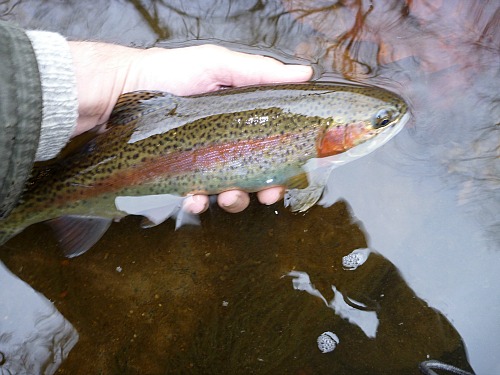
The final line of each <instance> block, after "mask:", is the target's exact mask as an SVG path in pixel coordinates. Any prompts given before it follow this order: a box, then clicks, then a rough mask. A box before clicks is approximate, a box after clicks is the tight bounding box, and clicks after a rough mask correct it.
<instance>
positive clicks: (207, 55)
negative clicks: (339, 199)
mask: <svg viewBox="0 0 500 375" xmlns="http://www.w3.org/2000/svg"><path fill="white" fill-rule="evenodd" d="M69 44H70V48H71V52H72V55H73V60H74V65H75V70H76V77H77V90H78V101H79V118H78V124H77V128H76V130H75V134H74V135H77V134H80V133H83V132H84V131H86V130H89V129H91V128H93V127H95V126H96V125H98V124H102V123H104V122H106V121H107V120H108V118H109V115H110V114H111V111H112V110H113V107H114V105H115V103H116V100H117V99H118V97H119V96H120V95H121V94H123V93H125V92H130V91H135V90H161V91H167V92H170V93H172V94H175V95H193V94H200V93H204V92H209V91H215V90H218V89H220V88H221V87H231V86H246V85H254V84H263V83H274V82H302V81H307V80H309V79H310V78H311V76H312V69H311V68H310V67H309V66H302V65H285V64H283V63H281V62H279V61H277V60H275V59H272V58H269V57H264V56H259V55H251V54H245V53H240V52H234V51H231V50H228V49H227V48H224V47H220V46H215V45H201V46H193V47H186V48H176V49H164V48H150V49H145V50H141V49H135V48H129V47H124V46H118V45H110V44H105V43H92V42H70V43H69ZM282 196H283V188H282V187H271V188H267V189H264V190H262V191H259V192H258V193H257V197H258V199H259V201H260V202H261V203H263V204H272V203H275V202H276V201H278V200H279V199H281V198H282ZM217 201H218V204H219V205H220V206H221V207H222V208H223V209H224V210H226V211H228V212H233V213H235V212H240V211H242V210H244V209H245V208H246V207H247V206H248V204H249V202H250V198H249V196H248V194H247V193H246V192H244V191H240V190H231V191H226V192H223V193H221V194H219V196H218V197H217ZM208 204H209V201H208V197H207V196H205V195H193V196H191V197H189V198H188V199H186V202H185V206H184V207H185V209H187V210H188V211H190V212H193V213H201V212H203V211H205V210H206V209H207V208H208Z"/></svg>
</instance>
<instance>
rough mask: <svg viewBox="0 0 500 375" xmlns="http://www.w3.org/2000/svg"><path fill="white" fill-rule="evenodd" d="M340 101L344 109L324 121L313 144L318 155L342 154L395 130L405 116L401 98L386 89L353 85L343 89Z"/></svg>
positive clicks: (404, 107) (405, 111)
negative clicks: (322, 128)
mask: <svg viewBox="0 0 500 375" xmlns="http://www.w3.org/2000/svg"><path fill="white" fill-rule="evenodd" d="M344 100H345V101H346V109H345V110H343V111H342V113H340V114H338V113H336V114H334V115H333V116H332V117H330V118H328V119H327V120H326V121H325V123H324V132H323V133H322V134H321V137H320V138H319V140H318V144H317V151H318V157H327V156H332V155H336V154H340V153H343V152H345V151H347V150H350V149H352V148H354V147H356V146H358V145H360V144H363V143H365V142H367V141H370V140H372V139H375V138H376V137H377V136H378V135H379V134H381V133H384V132H388V131H389V129H392V128H398V129H397V131H399V130H400V129H401V127H402V126H403V125H404V123H406V121H407V119H408V113H407V112H408V106H407V104H406V103H405V101H404V100H403V99H402V98H400V97H399V96H398V95H396V94H393V93H391V92H389V91H386V90H382V89H378V88H369V87H367V88H357V89H353V90H352V91H346V92H345V98H344ZM393 133H394V132H393ZM394 134H395V133H394ZM384 143H385V142H384Z"/></svg>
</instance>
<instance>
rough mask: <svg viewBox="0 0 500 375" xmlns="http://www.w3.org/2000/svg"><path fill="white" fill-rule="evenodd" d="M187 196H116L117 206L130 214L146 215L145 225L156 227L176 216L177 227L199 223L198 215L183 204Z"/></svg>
mask: <svg viewBox="0 0 500 375" xmlns="http://www.w3.org/2000/svg"><path fill="white" fill-rule="evenodd" d="M184 199H186V197H180V196H178V195H173V194H154V195H142V196H123V197H116V198H115V205H116V208H117V209H118V210H120V211H123V212H126V213H127V214H129V215H142V216H145V217H146V219H147V220H146V221H143V227H147V228H150V227H154V226H155V225H158V224H160V223H163V222H164V221H165V220H167V219H168V218H169V217H174V218H175V219H176V221H175V229H177V228H179V227H181V226H183V225H185V224H199V218H198V216H197V215H194V214H191V213H189V212H186V211H185V210H184V209H183V208H182V204H183V202H184Z"/></svg>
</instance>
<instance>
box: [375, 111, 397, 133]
mask: <svg viewBox="0 0 500 375" xmlns="http://www.w3.org/2000/svg"><path fill="white" fill-rule="evenodd" d="M396 115H397V111H396V110H395V109H392V108H383V109H380V110H379V111H378V112H377V113H376V114H375V116H374V117H373V119H372V125H373V128H374V129H380V128H383V127H384V126H387V125H389V124H390V123H391V122H392V121H393V120H394V119H395V118H396Z"/></svg>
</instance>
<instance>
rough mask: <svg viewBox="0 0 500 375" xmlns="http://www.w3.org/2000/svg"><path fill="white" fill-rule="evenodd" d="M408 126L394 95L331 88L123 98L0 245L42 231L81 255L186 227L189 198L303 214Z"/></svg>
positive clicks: (31, 190) (6, 228)
mask: <svg viewBox="0 0 500 375" xmlns="http://www.w3.org/2000/svg"><path fill="white" fill-rule="evenodd" d="M407 118H408V114H407V106H406V104H405V102H404V101H403V100H402V99H401V98H400V97H399V96H397V95H395V94H393V93H391V92H388V91H385V90H382V89H379V88H373V87H364V86H356V85H343V84H333V83H306V84H285V85H283V84H281V85H267V86H250V87H243V88H234V89H227V90H220V91H217V92H213V93H207V94H203V95H194V96H189V97H178V96H174V95H171V94H168V93H164V92H151V91H138V92H132V93H128V94H124V95H122V96H121V97H120V98H119V100H118V102H117V104H116V106H115V108H114V110H113V113H112V114H111V117H110V120H109V122H108V124H107V130H106V131H105V132H104V133H102V134H100V135H98V136H96V137H95V138H94V139H92V140H91V141H90V142H89V143H87V144H86V145H85V147H84V149H83V150H82V151H81V152H78V153H77V154H75V155H72V156H70V157H68V158H66V159H63V160H62V161H61V162H59V163H58V164H56V165H54V166H52V167H50V168H49V169H47V170H45V171H42V172H40V173H38V174H37V175H36V176H35V177H34V178H33V179H32V181H31V182H30V183H29V184H28V188H27V190H26V192H25V193H24V194H23V197H22V201H21V203H20V204H19V205H18V206H17V207H16V208H15V209H14V210H13V211H12V212H11V214H10V215H9V216H8V217H7V218H5V219H4V220H2V221H0V244H2V243H4V242H6V241H7V240H8V239H9V238H11V237H12V236H14V235H15V234H17V233H19V232H20V231H22V230H23V229H24V228H26V227H27V226H29V225H31V224H34V223H37V222H41V221H49V220H50V221H49V223H50V224H52V226H53V227H54V228H55V230H56V232H57V234H58V236H59V238H60V239H59V240H60V243H61V246H62V247H63V248H64V250H65V253H66V255H67V256H70V257H71V256H76V255H79V254H81V253H83V252H84V251H86V250H88V249H89V248H90V247H91V246H92V245H93V244H94V243H95V242H97V241H98V240H99V238H100V237H101V236H102V235H103V234H104V232H105V231H106V229H107V228H108V227H109V225H110V223H111V222H112V220H118V219H120V218H121V217H124V216H126V215H128V214H134V215H143V216H145V217H146V218H147V219H148V225H149V226H152V225H156V224H159V223H161V222H162V221H164V220H165V219H166V218H168V217H170V216H174V217H176V218H177V223H178V225H179V224H181V223H182V221H183V220H184V221H185V220H186V217H187V216H186V214H185V213H184V212H183V210H182V209H181V207H182V200H183V199H184V198H183V197H185V196H186V195H188V194H194V193H203V194H217V193H220V192H222V191H226V190H230V189H242V190H245V191H248V192H255V191H257V190H260V189H262V188H265V187H270V186H277V185H282V186H285V187H286V188H287V194H286V197H285V203H286V205H289V206H291V209H292V210H294V211H304V210H307V209H308V208H309V207H311V206H312V205H314V204H315V203H316V202H317V201H318V200H319V198H320V197H321V195H322V192H323V189H324V186H325V183H326V179H327V177H328V174H329V172H330V171H331V169H332V168H333V167H335V166H336V165H339V164H342V163H345V162H347V161H349V160H352V159H355V158H357V157H360V156H362V155H364V154H366V153H368V152H370V151H371V150H373V149H375V148H377V147H378V146H380V144H382V143H384V142H385V141H386V140H387V139H389V138H390V137H391V136H392V135H394V134H395V132H396V131H397V130H398V129H400V128H401V127H402V126H403V125H404V123H405V122H406V120H407Z"/></svg>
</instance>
